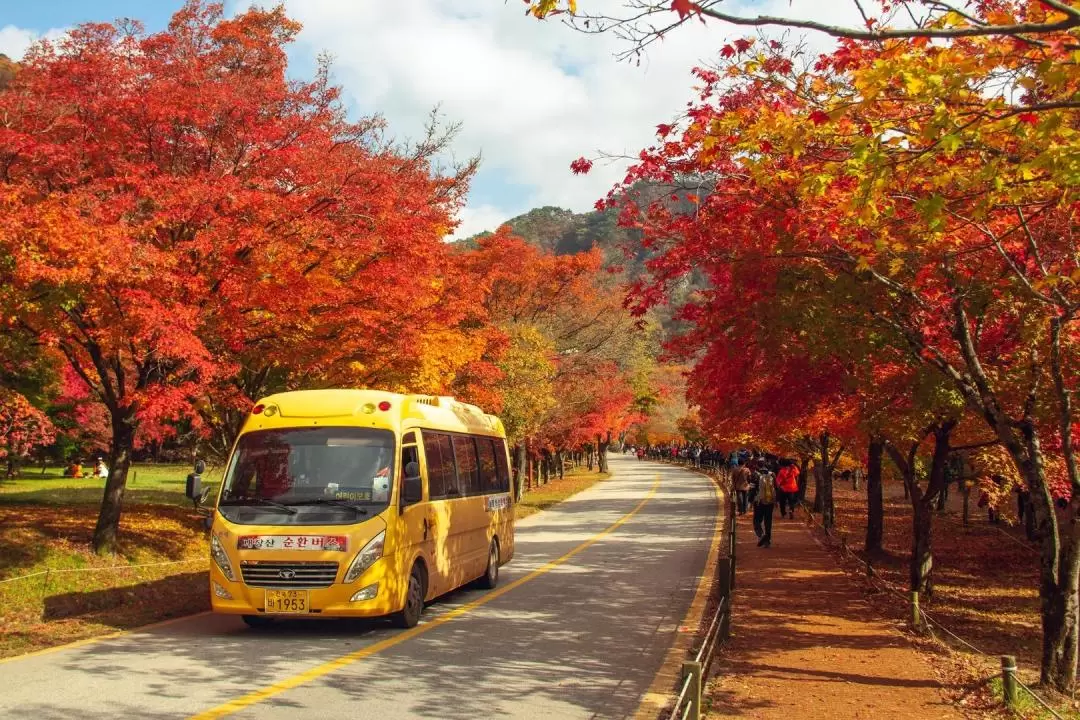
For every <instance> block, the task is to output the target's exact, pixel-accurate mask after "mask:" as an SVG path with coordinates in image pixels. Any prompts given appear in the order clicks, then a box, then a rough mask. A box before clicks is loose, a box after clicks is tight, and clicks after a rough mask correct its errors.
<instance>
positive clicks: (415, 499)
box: [398, 430, 437, 597]
mask: <svg viewBox="0 0 1080 720" xmlns="http://www.w3.org/2000/svg"><path fill="white" fill-rule="evenodd" d="M399 467H401V495H400V497H401V502H400V507H401V508H402V511H401V517H400V518H399V519H398V541H399V542H400V543H401V544H400V549H399V551H400V553H401V563H402V564H401V565H400V566H399V568H398V569H399V571H400V576H401V577H402V578H408V577H409V571H410V569H411V568H410V567H406V566H405V563H407V562H409V561H410V560H411V559H412V558H413V556H414V555H415V551H416V550H417V549H419V551H420V554H421V555H422V556H423V557H424V558H425V560H427V561H428V562H427V564H428V597H433V595H432V594H431V592H432V591H434V590H437V583H436V581H435V578H434V577H432V569H431V564H432V563H431V558H432V556H433V555H434V552H433V550H434V536H433V534H432V533H431V531H430V527H429V525H428V517H427V516H428V503H427V483H426V482H424V476H425V472H424V464H423V458H422V457H421V455H420V448H419V447H418V444H417V441H416V432H415V431H412V430H410V431H409V432H407V433H405V434H404V435H403V436H402V439H401V464H400V466H399Z"/></svg>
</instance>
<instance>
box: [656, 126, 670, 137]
mask: <svg viewBox="0 0 1080 720" xmlns="http://www.w3.org/2000/svg"><path fill="white" fill-rule="evenodd" d="M656 134H657V135H659V136H660V137H662V138H665V137H667V136H668V135H670V134H671V126H670V125H665V124H660V125H657V126H656Z"/></svg>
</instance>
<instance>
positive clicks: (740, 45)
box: [735, 38, 754, 53]
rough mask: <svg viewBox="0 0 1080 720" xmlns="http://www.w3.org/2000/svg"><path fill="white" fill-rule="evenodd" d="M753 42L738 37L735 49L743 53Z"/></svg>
mask: <svg viewBox="0 0 1080 720" xmlns="http://www.w3.org/2000/svg"><path fill="white" fill-rule="evenodd" d="M753 44H754V41H753V40H747V39H746V38H739V39H738V40H736V41H735V49H736V50H738V51H739V52H740V53H744V52H746V51H747V50H749V49H750V48H751V46H753Z"/></svg>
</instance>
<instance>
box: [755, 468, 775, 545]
mask: <svg viewBox="0 0 1080 720" xmlns="http://www.w3.org/2000/svg"><path fill="white" fill-rule="evenodd" d="M755 475H757V481H758V482H757V485H758V489H757V494H756V496H755V498H754V534H755V535H757V536H758V538H760V539H759V540H758V547H765V548H767V547H770V546H771V545H772V516H773V505H774V503H775V502H776V484H775V482H774V477H773V474H772V473H771V472H769V471H768V470H766V469H764V468H762V469H760V470H758V471H757V472H756V473H755Z"/></svg>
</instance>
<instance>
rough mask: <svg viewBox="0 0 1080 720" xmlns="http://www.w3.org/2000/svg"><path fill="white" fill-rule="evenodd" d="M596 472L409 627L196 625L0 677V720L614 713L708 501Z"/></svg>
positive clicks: (134, 637)
mask: <svg viewBox="0 0 1080 720" xmlns="http://www.w3.org/2000/svg"><path fill="white" fill-rule="evenodd" d="M611 466H612V469H613V471H614V477H613V478H612V479H611V480H609V481H607V482H604V483H600V484H599V485H596V486H594V487H592V488H591V489H589V490H587V491H585V492H583V493H580V494H579V495H576V496H574V497H573V498H571V499H570V500H568V501H566V502H564V503H561V504H560V505H558V506H556V507H554V508H552V509H551V510H548V511H546V512H543V513H539V514H537V515H534V516H532V517H530V518H527V519H525V520H523V521H521V522H519V523H518V526H517V549H516V555H515V557H514V560H513V562H511V563H510V564H508V565H506V566H504V567H503V569H502V577H501V578H500V584H499V587H498V588H496V589H495V590H493V591H483V590H473V589H468V590H461V591H457V592H455V593H452V594H450V595H448V596H446V597H443V598H441V599H439V600H437V601H436V602H434V603H433V604H431V605H430V606H429V607H428V609H427V611H426V613H425V615H424V619H423V620H422V621H421V624H420V625H418V626H417V627H416V628H413V629H412V630H409V631H401V630H397V629H394V628H391V627H390V626H389V625H388V624H386V623H384V622H382V621H341V620H338V621H334V620H311V621H292V622H288V623H285V622H282V623H277V624H275V625H274V626H273V627H270V628H265V629H259V630H252V629H249V628H247V626H245V625H243V624H242V623H241V621H240V619H239V618H234V617H228V616H215V615H211V614H203V615H197V616H193V617H190V618H185V619H183V620H179V621H174V622H171V623H168V624H165V625H162V626H158V627H153V628H149V629H144V630H140V631H135V632H131V633H127V634H124V635H121V636H119V637H114V638H111V639H105V640H101V641H99V642H95V643H91V644H88V645H81V646H78V647H71V648H62V649H58V650H55V651H47V652H46V653H44V654H39V655H35V656H29V657H26V658H23V659H16V660H13V661H9V662H5V663H3V664H0V688H2V689H0V716H2V717H15V718H35V719H36V720H51V719H52V718H64V719H68V718H77V719H78V720H97V719H99V718H101V719H104V718H109V719H110V720H112V719H113V718H118V717H142V718H190V717H200V718H209V717H224V716H229V717H241V718H260V719H261V718H290V719H294V718H350V719H353V718H359V719H365V718H380V719H383V718H386V719H391V718H439V719H442V718H496V717H498V718H503V717H507V718H544V719H545V720H554V719H557V718H623V717H630V716H632V715H633V714H634V712H635V711H636V710H637V709H638V707H639V705H640V703H641V700H642V697H643V696H644V694H645V693H646V691H647V690H648V688H649V686H650V683H652V682H653V679H654V678H655V677H656V675H657V672H658V671H659V670H660V668H661V666H662V665H663V660H664V656H665V655H666V654H667V652H668V650H669V648H670V647H671V645H672V642H673V640H674V638H675V637H676V635H677V629H678V627H679V625H680V623H681V622H682V620H683V618H684V617H685V615H686V612H687V610H688V608H689V606H690V603H691V601H692V599H693V597H694V594H695V591H696V590H697V587H698V585H699V580H700V577H701V575H702V574H703V573H704V569H705V563H706V556H707V554H708V550H709V545H710V542H711V540H712V537H713V532H714V523H715V520H716V507H717V504H716V498H715V491H714V489H713V486H712V484H711V483H710V482H709V480H708V479H707V478H705V477H703V476H701V475H697V474H694V473H690V472H687V471H685V470H681V469H679V468H676V467H672V466H668V465H661V464H657V463H650V462H638V461H637V460H635V459H631V458H624V457H612V458H611Z"/></svg>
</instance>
